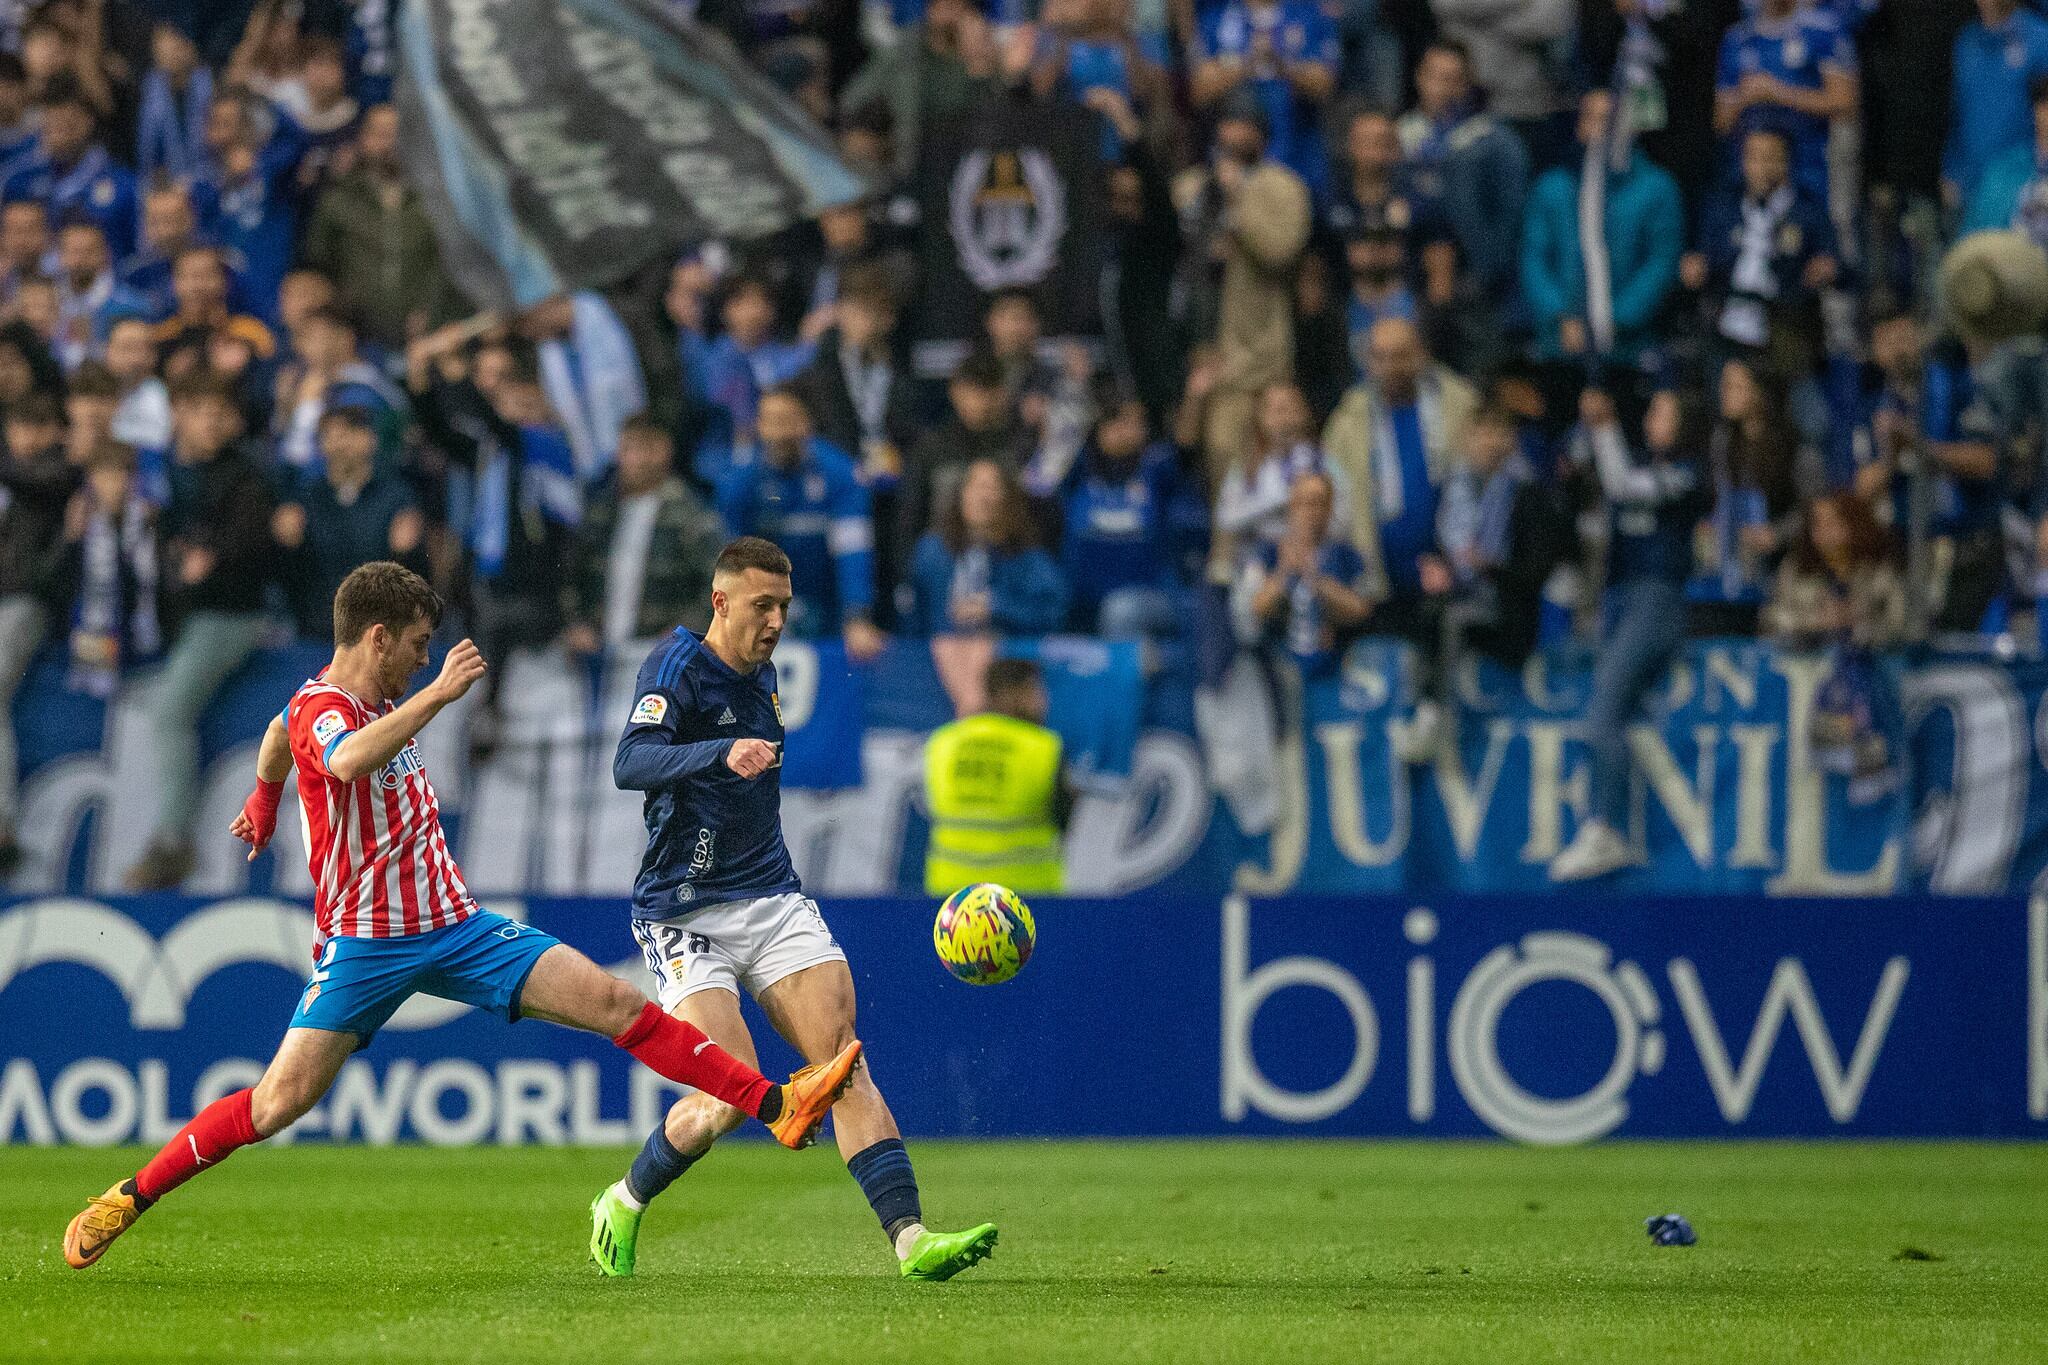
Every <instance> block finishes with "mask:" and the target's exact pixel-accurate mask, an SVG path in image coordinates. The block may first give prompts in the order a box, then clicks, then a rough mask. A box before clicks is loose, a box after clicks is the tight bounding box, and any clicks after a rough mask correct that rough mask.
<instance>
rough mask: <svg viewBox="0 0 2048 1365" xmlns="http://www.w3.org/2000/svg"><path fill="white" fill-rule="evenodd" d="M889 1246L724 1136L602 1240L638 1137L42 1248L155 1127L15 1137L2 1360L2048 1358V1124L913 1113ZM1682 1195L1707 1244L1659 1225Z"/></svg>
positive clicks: (839, 1181) (418, 1154) (203, 1198)
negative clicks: (1057, 1136)
mask: <svg viewBox="0 0 2048 1365" xmlns="http://www.w3.org/2000/svg"><path fill="white" fill-rule="evenodd" d="M912 1154H913V1156H914V1157H915V1158H916V1161H917V1169H918V1176H919V1179H920V1183H921V1184H922V1186H923V1189H924V1195H925V1208H926V1210H927V1213H928V1214H929V1215H930V1216H931V1219H932V1221H933V1224H934V1225H935V1226H943V1227H956V1226H961V1225H964V1224H967V1223H970V1222H973V1221H976V1220H979V1219H982V1218H990V1219H993V1220H994V1221H996V1222H998V1223H999V1224H1001V1226H1002V1245H1001V1247H1000V1248H999V1249H998V1251H997V1254H996V1256H995V1259H994V1260H992V1261H990V1262H988V1263H986V1264H984V1265H982V1266H980V1267H978V1268H977V1269H975V1270H973V1271H970V1272H968V1273H967V1274H966V1275H964V1276H962V1277H961V1278H959V1279H957V1280H955V1281H953V1282H952V1283H950V1284H944V1285H915V1284H905V1283H902V1282H900V1281H899V1280H898V1279H897V1277H896V1275H895V1270H894V1265H893V1261H892V1258H890V1257H889V1255H888V1253H887V1251H886V1249H885V1247H884V1245H883V1242H882V1238H881V1235H880V1232H879V1231H878V1229H877V1228H876V1227H875V1226H874V1223H873V1220H872V1217H871V1215H870V1214H869V1212H868V1210H867V1207H866V1205H865V1204H864V1203H863V1202H862V1200H861V1198H860V1195H859V1192H858V1191H857V1190H856V1189H855V1187H854V1186H853V1184H852V1183H851V1181H849V1180H848V1179H847V1177H846V1175H845V1173H844V1171H843V1170H842V1169H841V1168H840V1166H839V1164H838V1162H837V1161H836V1160H835V1159H834V1157H833V1156H832V1155H830V1154H829V1148H827V1149H826V1150H825V1151H813V1152H807V1153H803V1154H801V1155H797V1156H792V1155H790V1154H788V1153H784V1152H781V1151H779V1150H777V1149H774V1148H772V1147H769V1146H767V1145H765V1144H761V1143H748V1144H735V1145H731V1146H729V1147H726V1148H721V1149H720V1150H719V1151H718V1152H717V1153H716V1154H715V1155H714V1156H712V1157H711V1158H710V1159H709V1160H707V1161H706V1162H705V1163H704V1164H703V1165H701V1166H699V1167H698V1168H697V1169H696V1170H694V1171H692V1172H691V1173H690V1174H689V1175H688V1176H687V1177H686V1178H685V1179H684V1181H683V1182H682V1183H681V1184H680V1185H678V1186H677V1187H676V1188H675V1190H673V1191H672V1192H671V1193H670V1194H669V1195H668V1196H667V1197H666V1198H665V1199H664V1200H663V1201H662V1202H661V1203H660V1204H658V1205H657V1206H656V1207H655V1208H654V1209H653V1210H652V1211H651V1212H650V1214H649V1217H648V1222H647V1223H646V1225H645V1227H644V1229H643V1232H642V1237H641V1244H640V1266H641V1270H640V1275H639V1277H638V1278H636V1279H633V1280H630V1281H611V1282H607V1281H604V1280H602V1279H600V1278H598V1276H597V1275H596V1274H595V1273H594V1272H592V1271H590V1270H589V1269H587V1268H586V1266H585V1264H584V1243H585V1241H586V1238H587V1235H588V1222H587V1218H586V1214H585V1208H586V1206H587V1205H588V1203H589V1201H590V1197H591V1195H592V1194H594V1193H595V1192H596V1191H597V1190H598V1189H599V1188H600V1187H601V1186H602V1185H603V1184H605V1183H606V1182H607V1181H608V1180H610V1179H612V1178H614V1177H615V1176H616V1175H617V1174H618V1173H619V1172H620V1171H621V1170H622V1169H623V1167H624V1164H625V1162H626V1160H627V1156H628V1154H627V1153H626V1152H623V1151H609V1150H608V1151H596V1150H587V1149H586V1150H578V1149H556V1150H531V1149H529V1150H520V1151H501V1150H463V1151H437V1150H430V1149H421V1148H410V1149H398V1150H382V1151H380V1150H363V1149H335V1148H319V1147H311V1146H308V1147H286V1148H272V1149H261V1148H259V1149H256V1150H253V1151H249V1152H244V1153H242V1154H241V1155H238V1156H237V1157H236V1158H235V1159H234V1162H233V1164H232V1165H230V1166H228V1167H227V1168H225V1169H224V1170H222V1171H219V1172H217V1173H215V1172H209V1173H208V1174H207V1175H205V1176H204V1177H202V1178H201V1179H199V1180H197V1181H195V1182H194V1183H193V1184H191V1185H189V1186H187V1187H186V1188H185V1189H183V1190H180V1191H179V1192H178V1193H176V1194H175V1195H173V1196H171V1197H170V1198H169V1199H167V1200H166V1201H165V1202H164V1203H163V1204H162V1205H161V1206H160V1207H159V1208H157V1209H156V1210H155V1211H153V1212H152V1213H150V1215H149V1216H148V1217H147V1218H145V1219H144V1220H143V1222H142V1223H141V1225H140V1226H139V1227H137V1228H136V1229H135V1231H133V1232H132V1233H130V1234H129V1235H128V1236H127V1237H126V1238H124V1239H123V1240H122V1241H121V1243H120V1244H118V1245H117V1246H116V1247H115V1248H114V1249H113V1250H112V1252H110V1253H109V1255H108V1257H107V1259H106V1260H105V1261H103V1262H102V1263H101V1264H100V1265H99V1266H97V1267H96V1268H94V1269H92V1270H89V1271H85V1272H82V1273H81V1272H74V1271H71V1270H68V1269H66V1268H65V1266H64V1264H63V1261H62V1259H61V1258H60V1256H59V1254H58V1245H59V1239H60V1236H61V1234H62V1230H63V1226H64V1223H65V1220H66V1219H68V1218H69V1217H70V1216H71V1214H72V1213H73V1211H74V1210H76V1209H77V1208H78V1207H79V1206H80V1204H81V1203H82V1200H83V1197H84V1196H85V1195H86V1194H88V1193H91V1192H95V1191H98V1190H100V1189H101V1188H103V1187H104V1186H105V1185H106V1184H107V1182H108V1181H110V1180H111V1179H113V1178H115V1177H117V1176H119V1175H121V1174H123V1173H124V1172H126V1171H128V1170H130V1169H132V1168H133V1166H134V1165H135V1163H136V1161H137V1160H139V1159H140V1155H141V1154H140V1153H137V1152H134V1151H123V1152H112V1151H75V1150H74V1151H65V1150H34V1149H26V1148H18V1147H17V1148H5V1149H0V1360H5V1361H8V1362H15V1361H24V1362H27V1361H57V1360H62V1361H70V1360H77V1361H91V1362H94V1363H95V1365H113V1363H114V1362H120V1361H157V1360H184V1361H208V1362H218V1361H239V1360H252V1361H253V1360H264V1361H269V1360H279V1361H301V1360H302V1361H310V1362H321V1363H322V1365H341V1363H342V1362H351V1361H386V1360H389V1361H432V1362H454V1361H477V1362H489V1365H516V1363H517V1362H526V1361H547V1362H588V1361H596V1362H608V1363H609V1362H626V1361H658V1362H663V1363H664V1365H671V1363H673V1362H679V1361H695V1360H716V1361H773V1362H791V1363H793V1362H811V1361H830V1362H844V1363H846V1365H853V1363H854V1362H861V1363H863V1365H865V1363H866V1362H893V1361H912V1362H924V1361H971V1362H976V1365H990V1363H991V1362H993V1365H1019V1363H1020V1362H1030V1361H1041V1360H1043V1361H1062V1362H1066V1361H1075V1362H1089V1361H1114V1362H1117V1365H1135V1363H1136V1362H1144V1361H1171V1362H1189V1361H1235V1360H1242V1361H1262V1362H1264V1361H1364V1360H1371V1361H1405V1360H1414V1361H1483V1362H1486V1365H1516V1363H1518V1362H1524V1361H1561V1362H1573V1365H1580V1363H1581V1362H1597V1361H1629V1362H1641V1361H1653V1360H1654V1361H1742V1362H1759V1361H1858V1362H1860V1361H1885V1362H1901V1361H1929V1362H1941V1363H1942V1365H1956V1363H1957V1362H1965V1361H1998V1362H2001V1363H2003V1362H2016V1361H2039V1360H2043V1359H2048V1220H2044V1214H2048V1198H2044V1196H2048V1147H2037V1146H2022V1145H2005V1146H1994V1145H1970V1144H1897V1145H1891V1144H1848V1145H1833V1144H1810V1145H1808V1144H1750V1143H1744V1144H1733V1143H1728V1144H1655V1143H1644V1144H1612V1145H1607V1146H1597V1147H1590V1148H1578V1149H1570V1150H1556V1151H1541V1150H1529V1149H1521V1148H1514V1147H1508V1146H1501V1145H1492V1144H1449V1145H1442V1144H1438V1145H1423V1144H1396V1143H1326V1142H1263V1143H1250V1142H1231V1143H1049V1142H1045V1143H1022V1142H1004V1143H996V1142H961V1143H936V1142H926V1143H913V1144H912ZM1672 1210H1676V1211H1679V1212H1683V1213H1685V1214H1687V1215H1688V1216H1690V1217H1691V1218H1692V1220H1693V1222H1694V1224H1695V1226H1696V1227H1697V1228H1698V1229H1699V1233H1700V1243H1699V1245H1698V1246H1696V1247H1693V1248H1690V1249H1684V1250H1679V1249H1662V1250H1660V1249H1657V1248H1653V1247H1652V1246H1650V1245H1649V1243H1648V1241H1647V1239H1646V1238H1645V1237H1644V1235H1643V1232H1642V1226H1641V1224H1642V1219H1643V1218H1644V1217H1646V1216H1648V1215H1650V1214H1654V1213H1663V1212H1667V1211H1672Z"/></svg>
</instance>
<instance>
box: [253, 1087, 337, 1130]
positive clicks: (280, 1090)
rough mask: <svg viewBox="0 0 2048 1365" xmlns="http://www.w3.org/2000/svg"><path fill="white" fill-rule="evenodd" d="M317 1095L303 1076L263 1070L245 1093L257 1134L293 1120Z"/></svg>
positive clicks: (290, 1123)
mask: <svg viewBox="0 0 2048 1365" xmlns="http://www.w3.org/2000/svg"><path fill="white" fill-rule="evenodd" d="M319 1098H320V1091H319V1090H318V1089H317V1088H315V1087H314V1086H312V1085H311V1084H309V1083H308V1082H306V1081H304V1080H303V1079H300V1078H297V1077H291V1076H274V1075H268V1074H266V1075H265V1076H264V1077H263V1079H262V1080H260V1081H258V1082H257V1083H256V1089H255V1090H254V1091H253V1092H252V1093H251V1094H250V1096H249V1121H250V1123H251V1124H252V1125H254V1127H255V1129H256V1134H257V1136H258V1137H270V1136H272V1135H273V1134H276V1133H280V1132H283V1131H284V1130H285V1129H287V1128H289V1127H291V1126H292V1125H293V1124H294V1123H297V1122H298V1121H299V1120H300V1119H301V1118H303V1117H304V1116H305V1113H306V1111H307V1110H308V1109H311V1108H312V1107H313V1105H314V1104H315V1103H316V1102H318V1100H319Z"/></svg>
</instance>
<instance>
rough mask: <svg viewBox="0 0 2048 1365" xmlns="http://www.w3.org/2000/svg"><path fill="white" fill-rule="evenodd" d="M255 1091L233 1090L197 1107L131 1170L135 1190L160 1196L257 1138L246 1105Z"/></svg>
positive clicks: (146, 1197) (249, 1110) (258, 1135)
mask: <svg viewBox="0 0 2048 1365" xmlns="http://www.w3.org/2000/svg"><path fill="white" fill-rule="evenodd" d="M255 1095H256V1092H255V1091H253V1090H237V1091H236V1092H235V1093H234V1094H232V1095H223V1096H221V1097H220V1098H219V1099H217V1100H215V1101H214V1102H213V1103H212V1104H209V1105H207V1106H206V1107H205V1108H204V1109H202V1110H200V1111H199V1112H198V1113H197V1114H196V1115H194V1116H193V1118H192V1121H191V1122H190V1123H188V1124H186V1125H185V1126H184V1127H183V1128H180V1129H179V1130H178V1135H177V1136H176V1137H174V1138H172V1139H171V1140H170V1141H169V1142H167V1143H165V1144H164V1147H163V1150H162V1151H160V1152H158V1153H157V1154H156V1155H155V1156H153V1157H151V1158H150V1159H149V1164H148V1165H147V1166H144V1167H143V1168H142V1169H141V1170H139V1171H137V1172H136V1173H135V1192H136V1193H137V1194H139V1195H141V1196H142V1197H143V1198H144V1199H150V1200H155V1199H161V1198H162V1197H163V1196H164V1195H167V1194H169V1193H170V1192H171V1191H172V1190H175V1189H177V1188H178V1186H180V1185H182V1184H184V1183H185V1182H186V1181H188V1180H190V1179H191V1178H192V1177H193V1176H195V1175H198V1174H199V1172H200V1171H202V1170H204V1169H206V1168H207V1167H209V1166H213V1165H217V1164H219V1163H220V1162H223V1161H225V1160H227V1159H228V1155H229V1154H230V1153H231V1152H233V1151H234V1150H235V1149H236V1148H237V1147H246V1146H248V1145H249V1144H250V1143H252V1142H260V1141H261V1140H262V1134H260V1133H258V1132H257V1131H256V1120H255V1117H254V1113H253V1110H252V1109H251V1107H250V1106H251V1104H252V1103H253V1102H254V1099H255Z"/></svg>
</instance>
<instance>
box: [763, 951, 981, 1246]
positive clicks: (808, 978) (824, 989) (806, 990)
mask: <svg viewBox="0 0 2048 1365" xmlns="http://www.w3.org/2000/svg"><path fill="white" fill-rule="evenodd" d="M759 998H760V1002H761V1008H762V1010H763V1011H765V1012H766V1013H767V1015H768V1019H769V1022H770V1023H772V1024H774V1025H775V1029H776V1031H777V1032H778V1033H780V1034H781V1035H782V1036H783V1037H785V1038H787V1039H788V1040H789V1041H790V1042H791V1043H792V1044H793V1045H794V1046H795V1047H796V1049H797V1051H799V1052H801V1053H803V1055H804V1056H806V1057H820V1056H830V1055H832V1053H833V1051H834V1050H835V1049H837V1048H838V1047H840V1046H841V1045H842V1044H843V1043H844V1041H845V1040H847V1039H850V1038H852V1037H853V1010H854V999H853V973H852V972H851V971H849V970H848V969H847V965H846V962H845V960H844V959H843V958H842V959H839V960H836V961H829V962H820V963H818V964H816V965H815V966H810V967H806V968H804V969H803V970H802V971H799V972H796V973H794V974H792V975H790V976H786V977H783V978H782V979H781V980H780V981H777V982H775V983H773V984H772V985H770V986H768V987H766V988H764V989H763V990H762V991H761V993H760V997H759ZM832 1132H833V1135H834V1136H835V1137H836V1138H837V1139H838V1140H839V1154H840V1155H841V1156H842V1157H843V1158H844V1159H845V1161H846V1170H847V1173H848V1174H850V1175H851V1176H852V1177H853V1178H854V1181H855V1183H856V1184H858V1185H859V1186H860V1190H861V1193H862V1194H864V1195H866V1196H867V1200H868V1205H869V1207H871V1208H872V1209H874V1211H875V1218H876V1220H877V1221H879V1222H880V1223H881V1225H882V1234H883V1235H884V1236H885V1237H887V1238H888V1239H889V1244H890V1246H891V1247H893V1248H894V1249H895V1252H896V1260H897V1264H898V1267H899V1269H900V1271H901V1273H902V1275H903V1277H904V1278H905V1279H909V1280H950V1279H951V1278H953V1276H955V1275H957V1274H959V1273H960V1272H961V1271H963V1270H965V1269H967V1268H968V1267H969V1266H972V1265H975V1264H977V1263H978V1262H980V1261H982V1260H985V1259H987V1257H989V1256H990V1255H991V1254H993V1253H994V1251H995V1246H996V1227H995V1224H993V1223H982V1224H979V1225H977V1226H975V1227H972V1228H969V1229H967V1230H966V1231H965V1232H932V1231H930V1230H929V1229H927V1228H926V1227H925V1225H924V1210H923V1207H922V1204H921V1201H920V1199H919V1195H918V1189H917V1173H916V1172H915V1171H914V1170H913V1169H912V1168H911V1165H910V1153H909V1152H908V1151H906V1150H904V1146H903V1138H902V1135H901V1134H900V1133H899V1132H898V1131H897V1128H896V1119H895V1116H894V1115H892V1114H891V1113H890V1112H889V1105H888V1103H887V1101H885V1100H884V1099H883V1098H882V1092H881V1091H880V1090H878V1089H876V1088H875V1082H874V1078H873V1076H872V1074H871V1073H870V1072H869V1071H868V1069H867V1068H865V1067H863V1068H862V1069H861V1070H860V1072H859V1073H858V1074H857V1075H856V1076H855V1077H854V1080H853V1084H852V1085H851V1086H849V1087H848V1088H847V1091H846V1094H845V1095H844V1096H843V1097H842V1098H841V1099H840V1101H839V1103H838V1104H837V1105H836V1106H835V1107H834V1108H833V1110H832Z"/></svg>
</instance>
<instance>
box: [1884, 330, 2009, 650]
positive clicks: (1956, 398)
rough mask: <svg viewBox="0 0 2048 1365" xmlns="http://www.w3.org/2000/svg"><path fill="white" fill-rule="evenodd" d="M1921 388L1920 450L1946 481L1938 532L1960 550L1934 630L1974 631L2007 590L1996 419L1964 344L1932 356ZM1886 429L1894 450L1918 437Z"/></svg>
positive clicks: (1950, 343) (1946, 345) (1941, 346)
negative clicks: (1894, 447)
mask: <svg viewBox="0 0 2048 1365" xmlns="http://www.w3.org/2000/svg"><path fill="white" fill-rule="evenodd" d="M1921 385H1922V391H1921V409H1920V414H1919V418H1920V430H1919V432H1918V436H1919V442H1918V444H1919V446H1920V448H1921V449H1922V450H1923V451H1925V453H1926V454H1927V455H1928V456H1930V457H1932V459H1933V462H1934V465H1935V467H1936V468H1937V469H1938V470H1939V471H1941V473H1942V475H1943V476H1944V478H1943V481H1942V483H1941V484H1940V485H1939V486H1938V492H1939V495H1940V501H1939V503H1938V504H1937V507H1936V514H1935V527H1934V529H1935V531H1936V533H1937V534H1938V535H1940V536H1942V537H1943V538H1945V539H1947V540H1949V541H1950V542H1951V543H1952V545H1953V547H1954V549H1953V553H1952V555H1951V557H1950V565H1949V573H1948V582H1947V585H1946V586H1947V592H1946V594H1945V596H1944V599H1943V601H1942V604H1941V607H1940V609H1939V610H1938V611H1937V612H1936V613H1935V618H1934V622H1933V624H1934V626H1935V628H1936V629H1937V630H1951V631H1975V630H1977V629H1979V628H1980V627H1981V626H1982V625H1983V622H1984V616H1985V612H1986V611H1988V610H1989V609H1990V608H1991V606H1992V604H1993V603H1994V602H1996V601H1997V600H1998V598H1999V596H2000V595H2001V594H2002V593H2004V592H2005V590H2006V588H2007V586H2008V585H2007V571H2006V560H2005V536H2004V530H2003V525H2002V513H2003V510H2004V506H2005V484H2004V480H2003V479H2002V477H2001V470H2000V467H1999V458H1998V450H1999V421H1998V416H1997V414H1996V412H1994V411H1993V409H1992V406H1991V404H1990V402H1989V401H1988V400H1987V398H1986V396H1985V394H1984V392H1983V390H1982V388H1981V387H1980V386H1979V384H1978V383H1977V381H1976V377H1975V375H1974V374H1973V373H1972V371H1971V368H1970V361H1969V357H1968V356H1967V355H1966V354H1965V353H1964V350H1963V346H1962V343H1960V342H1958V341H1956V340H1955V339H1953V338H1944V339H1942V340H1941V341H1939V342H1937V343H1936V344H1935V345H1934V346H1933V347H1931V348H1930V349H1929V351H1928V354H1927V359H1926V365H1925V369H1924V371H1923V374H1922V379H1921ZM1886 428H1887V429H1888V435H1890V437H1891V440H1892V442H1893V444H1894V445H1895V446H1896V445H1897V443H1898V442H1899V441H1900V440H1910V439H1911V437H1912V433H1911V431H1910V428H1908V427H1905V426H1904V424H1903V423H1898V422H1888V423H1886Z"/></svg>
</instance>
